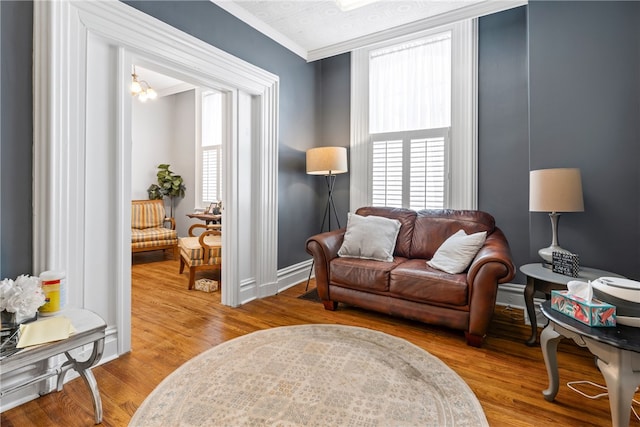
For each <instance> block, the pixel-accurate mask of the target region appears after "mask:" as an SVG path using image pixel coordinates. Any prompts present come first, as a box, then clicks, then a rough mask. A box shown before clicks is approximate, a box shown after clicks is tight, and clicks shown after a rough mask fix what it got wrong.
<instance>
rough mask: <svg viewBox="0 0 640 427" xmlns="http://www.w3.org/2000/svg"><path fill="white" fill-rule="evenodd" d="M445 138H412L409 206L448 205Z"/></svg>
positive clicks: (417, 207) (429, 207)
mask: <svg viewBox="0 0 640 427" xmlns="http://www.w3.org/2000/svg"><path fill="white" fill-rule="evenodd" d="M445 149H446V146H445V138H444V137H437V138H422V139H414V140H411V148H410V151H411V160H410V162H409V164H410V171H409V180H410V184H409V207H410V208H411V209H442V208H444V206H445V202H446V200H445V186H446V175H445V174H446V167H445V165H446V155H445Z"/></svg>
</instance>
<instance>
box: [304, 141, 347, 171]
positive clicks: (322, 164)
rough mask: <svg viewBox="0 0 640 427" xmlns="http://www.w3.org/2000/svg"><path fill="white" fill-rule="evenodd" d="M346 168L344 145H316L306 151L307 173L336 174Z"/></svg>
mask: <svg viewBox="0 0 640 427" xmlns="http://www.w3.org/2000/svg"><path fill="white" fill-rule="evenodd" d="M348 170H349V169H348V167H347V149H346V148H345V147H318V148H312V149H310V150H308V151H307V173H308V174H309V175H337V174H340V173H345V172H347V171H348Z"/></svg>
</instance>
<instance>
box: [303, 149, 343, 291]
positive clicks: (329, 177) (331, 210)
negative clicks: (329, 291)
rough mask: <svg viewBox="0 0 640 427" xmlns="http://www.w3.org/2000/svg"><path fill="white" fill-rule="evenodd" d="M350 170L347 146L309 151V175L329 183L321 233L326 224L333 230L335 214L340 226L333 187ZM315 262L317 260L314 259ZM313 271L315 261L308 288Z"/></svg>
mask: <svg viewBox="0 0 640 427" xmlns="http://www.w3.org/2000/svg"><path fill="white" fill-rule="evenodd" d="M346 172H348V167H347V149H346V148H345V147H318V148H312V149H310V150H308V151H307V174H309V175H323V176H324V178H325V182H326V184H327V192H328V195H327V203H326V205H325V208H324V215H323V216H322V225H321V226H320V233H322V232H324V231H325V230H324V226H325V224H327V225H328V229H327V231H331V216H332V215H333V216H334V217H335V219H336V223H337V224H338V228H340V227H341V226H340V219H339V218H338V213H337V212H336V205H335V203H334V201H333V187H334V185H335V182H336V175H339V174H341V173H346ZM314 262H315V261H314ZM312 271H313V262H312V263H311V270H310V271H309V277H308V278H307V287H306V288H305V291H306V290H307V288H309V281H310V280H311V272H312Z"/></svg>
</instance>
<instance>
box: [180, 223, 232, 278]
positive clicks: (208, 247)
mask: <svg viewBox="0 0 640 427" xmlns="http://www.w3.org/2000/svg"><path fill="white" fill-rule="evenodd" d="M212 227H215V226H206V225H203V224H194V225H192V226H191V228H189V237H181V238H180V239H179V243H178V247H179V249H180V274H182V273H183V272H184V267H185V265H186V266H187V267H189V289H193V286H194V284H195V274H196V271H198V270H217V271H218V272H220V270H221V268H222V245H221V233H220V230H219V229H218V228H212ZM199 228H202V229H204V231H203V232H202V234H200V236H196V235H195V234H194V230H196V229H199Z"/></svg>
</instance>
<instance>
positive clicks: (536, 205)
mask: <svg viewBox="0 0 640 427" xmlns="http://www.w3.org/2000/svg"><path fill="white" fill-rule="evenodd" d="M529 211H530V212H549V218H550V219H551V233H552V234H551V246H549V247H546V248H542V249H540V250H539V251H538V254H539V255H540V257H541V258H542V259H543V260H544V261H545V262H546V263H547V264H548V265H551V264H552V261H553V252H569V251H567V250H566V249H563V248H561V247H560V245H559V244H558V220H559V219H560V214H561V213H562V212H583V211H584V201H583V199H582V181H581V179H580V169H576V168H559V169H540V170H533V171H530V172H529Z"/></svg>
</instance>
